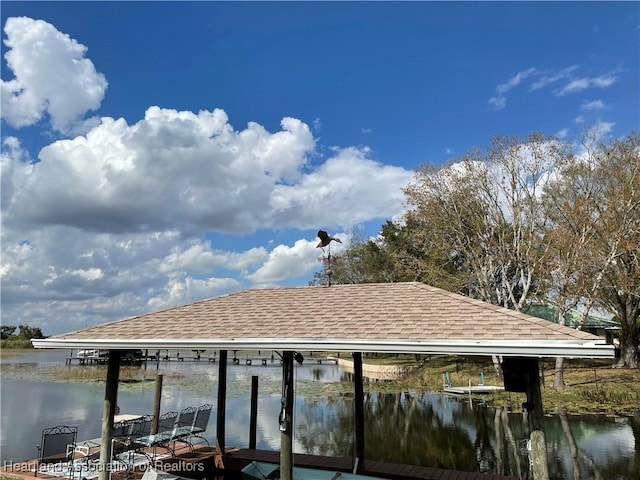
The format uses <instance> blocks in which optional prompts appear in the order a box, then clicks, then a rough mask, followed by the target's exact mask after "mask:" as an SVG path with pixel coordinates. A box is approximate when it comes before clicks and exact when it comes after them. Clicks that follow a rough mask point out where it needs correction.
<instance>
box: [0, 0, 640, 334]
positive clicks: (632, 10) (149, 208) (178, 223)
mask: <svg viewBox="0 0 640 480" xmlns="http://www.w3.org/2000/svg"><path fill="white" fill-rule="evenodd" d="M1 19H2V27H3V37H2V39H3V45H2V164H1V165H2V221H3V225H2V266H1V267H0V273H1V275H2V277H1V279H2V323H3V324H16V325H17V324H21V323H28V324H30V325H34V326H41V327H42V328H43V331H44V332H45V333H49V334H52V333H57V332H62V331H67V330H71V329H75V328H79V327H84V326H86V325H92V324H95V323H99V322H103V321H106V320H111V319H117V318H122V317H125V316H129V315H133V314H136V313H141V312H145V311H150V310H156V309H160V308H166V307H169V306H172V305H176V304H181V303H186V302H190V301H193V300H197V299H200V298H206V297H211V296H215V295H219V294H223V293H227V292H231V291H235V290H239V289H243V288H250V287H262V286H272V285H305V284H306V283H307V282H308V281H309V279H310V278H311V276H312V274H313V272H314V271H316V270H318V269H319V268H320V263H319V261H318V257H320V256H321V254H322V252H321V251H320V250H319V249H316V248H315V244H316V242H317V239H316V232H317V230H318V228H323V229H325V230H328V231H329V232H330V233H332V234H337V235H339V236H342V238H343V240H344V244H343V245H342V246H340V245H337V244H336V246H335V247H333V248H334V252H337V251H340V248H344V247H346V246H348V244H349V235H350V233H351V232H352V231H353V230H354V228H358V229H362V230H364V232H365V233H366V234H368V235H375V234H376V233H377V231H378V229H379V227H380V226H381V225H382V223H384V222H385V221H386V220H388V219H392V218H396V217H397V216H399V215H401V214H402V212H403V211H404V208H405V205H404V197H403V195H402V187H403V186H405V185H406V184H407V182H409V181H410V180H411V177H412V174H413V171H414V169H416V168H417V167H418V166H419V165H420V164H421V163H425V162H426V163H433V164H442V163H444V162H446V161H448V160H450V159H451V158H453V157H456V156H461V155H463V154H464V153H465V152H466V151H468V150H469V149H470V148H472V147H474V146H478V147H485V146H487V145H488V144H489V142H490V138H491V137H492V136H494V135H511V134H517V135H526V134H529V133H532V132H537V131H540V132H544V133H547V134H556V135H558V136H559V137H561V138H563V139H564V140H566V141H569V142H574V141H577V139H578V137H579V135H580V133H581V132H584V131H587V130H594V131H596V132H597V133H598V135H599V136H600V137H601V138H603V139H605V140H606V139H610V138H615V137H622V136H625V135H626V134H628V133H629V132H630V131H631V130H633V129H638V128H639V127H640V112H639V106H638V105H639V104H640V100H639V98H638V92H639V85H640V73H639V71H640V68H639V62H640V60H639V59H640V47H639V45H640V42H639V37H640V6H639V4H638V3H637V2H620V3H614V2H563V3H557V2H527V3H524V2H491V3H489V2H486V3H485V2H473V3H466V2H406V3H399V2H353V3H341V2H304V3H302V2H300V3H299V2H281V3H272V2H258V3H254V2H100V3H98V2H65V3H62V2H33V3H31V2H12V1H6V2H2V10H1Z"/></svg>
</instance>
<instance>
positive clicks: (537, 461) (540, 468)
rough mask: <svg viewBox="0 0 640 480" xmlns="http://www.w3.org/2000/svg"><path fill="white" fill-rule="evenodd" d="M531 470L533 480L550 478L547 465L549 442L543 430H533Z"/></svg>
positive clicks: (531, 438) (547, 479)
mask: <svg viewBox="0 0 640 480" xmlns="http://www.w3.org/2000/svg"><path fill="white" fill-rule="evenodd" d="M530 440H531V470H532V472H533V480H549V468H548V467H547V442H546V440H545V438H544V432H543V431H542V430H534V431H533V432H531V437H530Z"/></svg>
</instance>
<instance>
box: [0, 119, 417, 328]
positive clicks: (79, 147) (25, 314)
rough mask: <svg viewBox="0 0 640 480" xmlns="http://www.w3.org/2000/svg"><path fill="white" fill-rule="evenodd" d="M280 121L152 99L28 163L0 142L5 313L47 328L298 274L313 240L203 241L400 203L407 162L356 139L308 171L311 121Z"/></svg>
mask: <svg viewBox="0 0 640 480" xmlns="http://www.w3.org/2000/svg"><path fill="white" fill-rule="evenodd" d="M281 125H282V129H281V130H280V131H277V132H268V131H267V130H266V129H265V128H264V127H262V126H260V125H258V124H256V123H249V124H248V125H247V127H246V128H245V129H243V130H236V129H234V128H233V127H232V126H231V125H230V124H229V123H228V119H227V115H226V114H225V112H224V111H222V110H219V109H217V110H213V111H201V112H198V113H194V112H189V111H182V112H179V111H175V110H170V109H162V108H159V107H150V108H149V109H148V110H147V112H146V114H145V118H144V119H142V120H140V121H139V122H137V123H135V124H133V125H128V124H127V122H126V121H125V120H124V119H117V120H116V119H112V118H102V119H101V121H100V124H99V125H97V126H96V127H95V128H93V129H91V130H90V131H89V132H88V133H87V134H86V135H84V136H78V137H75V138H71V139H67V140H60V141H56V142H54V143H51V144H50V145H48V146H46V147H44V148H43V149H42V150H41V152H40V154H39V160H40V161H39V162H37V163H35V164H33V163H32V162H31V161H30V159H29V157H28V155H27V154H26V153H25V152H24V151H23V150H22V148H21V146H20V143H19V142H18V141H17V139H12V138H8V139H6V140H5V141H4V145H3V153H2V157H1V158H2V164H1V165H2V174H3V176H2V182H3V191H2V195H3V205H2V207H3V229H2V246H1V248H2V267H1V269H0V273H1V275H2V286H3V288H2V292H1V293H2V306H3V315H5V314H6V315H9V316H11V317H12V318H19V319H20V321H21V322H24V323H28V324H30V325H34V326H42V327H45V328H46V330H45V331H46V332H47V333H57V332H59V331H62V330H68V329H72V328H79V327H83V326H86V325H91V324H95V323H99V322H103V321H106V320H112V319H115V318H121V317H124V316H128V315H132V314H136V313H141V312H145V311H148V310H149V309H155V308H164V307H166V306H170V305H175V304H176V303H186V302H189V301H193V300H196V299H198V298H204V297H211V296H214V295H218V294H221V293H226V292H228V291H231V290H237V289H241V288H246V287H250V286H255V285H267V284H273V283H276V282H283V281H290V280H292V279H296V278H297V279H300V277H301V276H304V275H307V276H309V275H310V274H311V273H312V272H313V271H314V270H316V269H317V268H319V264H318V261H317V257H318V256H319V255H321V252H320V251H319V250H317V249H315V243H316V240H315V239H314V240H312V241H309V240H300V239H298V240H297V241H296V240H295V239H292V240H291V243H289V244H287V243H283V242H279V243H280V244H279V245H276V246H273V247H272V246H269V247H268V248H265V247H261V246H257V247H252V248H249V249H247V250H240V251H228V250H227V249H219V248H214V246H213V245H214V243H213V240H211V241H204V240H202V238H203V237H204V235H205V234H215V232H218V233H228V232H234V233H240V234H244V233H251V232H256V231H263V230H266V229H292V230H298V231H300V232H303V231H305V230H311V231H313V232H314V233H315V232H316V231H317V229H318V228H319V227H320V226H323V227H326V228H331V227H332V226H333V227H336V226H343V227H344V228H350V227H352V226H353V225H357V224H359V223H362V222H364V221H369V220H372V219H375V218H381V219H386V218H391V217H393V216H395V215H398V214H399V213H401V212H402V211H403V210H404V196H403V194H402V187H403V186H404V185H406V183H407V182H408V181H409V179H410V178H411V176H412V172H410V171H408V170H405V169H403V168H399V167H393V166H389V165H382V164H380V163H378V162H376V161H374V160H373V159H371V158H370V151H369V150H368V149H367V148H352V147H349V148H343V149H339V148H335V149H333V150H331V156H330V157H329V158H327V159H326V160H324V162H323V163H318V166H315V167H313V168H311V167H310V166H309V165H308V164H307V160H306V159H307V157H308V156H309V155H311V154H314V155H315V139H314V138H313V135H312V134H311V132H310V130H309V128H308V127H307V126H306V125H305V124H304V123H303V122H301V121H300V120H297V119H293V118H285V119H283V121H282V123H281ZM363 180H366V181H363ZM302 234H303V233H301V235H302ZM336 248H340V246H336ZM231 277H235V278H231ZM305 283H306V281H305ZM47 305H49V306H50V308H47ZM43 312H46V313H47V319H46V322H53V323H45V319H43V317H42V315H43ZM56 319H57V320H56ZM56 322H57V323H56Z"/></svg>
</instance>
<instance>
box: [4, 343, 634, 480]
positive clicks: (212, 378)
mask: <svg viewBox="0 0 640 480" xmlns="http://www.w3.org/2000/svg"><path fill="white" fill-rule="evenodd" d="M60 364H62V365H64V353H63V352H45V353H42V352H38V353H35V354H28V355H26V356H24V357H22V358H21V359H3V360H2V371H1V372H2V389H1V390H0V396H1V400H2V404H1V409H0V414H1V423H0V449H1V454H2V460H23V459H26V458H32V457H34V456H35V454H36V452H35V445H36V444H37V443H38V441H39V439H40V433H41V431H42V429H43V428H45V427H49V426H54V425H58V424H67V425H77V426H79V430H80V433H79V435H80V437H83V438H92V437H97V436H99V434H100V417H101V414H102V399H103V397H104V383H103V382H88V383H61V382H51V381H47V378H46V373H45V376H43V375H42V372H48V371H50V370H48V369H49V368H51V367H52V366H59V365H60ZM155 367H156V365H155V364H153V365H152V368H155ZM62 368H68V367H64V366H63V367H62ZM73 368H80V367H73ZM157 368H158V372H159V373H164V374H166V377H165V381H164V384H163V393H162V411H167V410H179V409H181V408H183V407H185V406H191V405H200V404H203V403H213V404H214V405H215V403H216V402H215V398H216V396H217V371H218V365H217V364H215V363H208V362H200V363H188V362H185V363H182V362H161V363H160V364H159V365H158V366H157ZM37 372H40V374H38V373H37ZM27 373H28V374H27ZM172 373H175V374H180V375H171V374H172ZM253 375H258V376H259V379H260V396H259V405H258V419H257V423H258V448H265V449H273V450H277V449H279V446H280V432H279V430H278V422H277V418H278V412H279V409H280V395H281V383H280V382H281V371H280V367H279V365H278V364H277V363H276V364H273V365H272V364H268V365H267V366H262V365H254V366H246V365H236V366H232V367H230V368H229V371H228V387H229V391H228V400H227V412H226V415H227V425H226V432H227V439H226V444H227V445H229V446H239V447H245V446H247V445H248V441H249V418H248V417H249V410H250V405H249V396H250V385H251V377H252V376H253ZM295 376H296V389H297V396H296V403H295V406H296V408H295V425H296V429H295V437H294V449H295V451H296V452H297V453H310V454H318V455H335V456H347V457H349V456H352V455H353V453H354V451H353V450H354V436H353V432H354V430H355V429H354V418H353V394H352V388H351V386H350V385H349V384H348V383H347V384H343V383H341V379H342V378H343V377H344V372H343V371H342V370H340V369H339V368H338V367H337V366H334V365H316V364H313V365H303V366H302V367H297V368H296V373H295ZM153 395H154V385H153V382H149V383H140V384H126V385H121V387H120V391H119V398H118V404H119V406H120V408H121V411H123V412H132V413H146V412H148V411H150V410H151V408H152V405H153ZM215 418H216V412H215V411H214V412H212V415H211V424H210V425H209V430H208V431H209V434H208V436H207V437H208V439H209V440H210V441H211V440H213V438H212V435H213V432H215V425H214V424H215ZM365 418H366V426H365V446H366V457H367V458H371V459H376V460H382V461H388V462H395V463H407V464H412V465H424V466H431V467H438V468H446V469H455V470H462V471H470V472H483V473H494V474H502V475H512V476H516V477H518V476H520V477H521V478H525V479H526V478H530V474H529V458H528V452H527V445H526V439H527V432H526V422H525V421H524V419H523V418H522V415H521V414H520V413H512V412H509V411H507V409H504V408H496V409H494V408H489V407H487V406H484V405H481V404H476V403H470V402H469V400H468V399H466V398H456V397H449V396H445V395H442V394H439V393H433V392H419V391H406V392H399V393H378V392H376V391H375V385H374V384H369V385H368V386H367V387H366V392H365ZM545 430H546V437H547V442H548V459H549V469H550V478H551V479H552V480H565V479H573V480H578V479H582V480H587V479H594V480H599V479H603V480H608V479H620V480H637V479H638V478H640V456H639V453H638V449H637V448H636V445H640V413H639V414H638V415H636V417H633V418H622V419H613V418H608V417H604V416H587V417H584V416H583V417H576V416H572V415H570V414H568V413H567V412H565V411H559V412H557V413H556V414H554V415H553V416H551V417H547V419H546V423H545ZM16 432H18V433H19V434H17V433H16Z"/></svg>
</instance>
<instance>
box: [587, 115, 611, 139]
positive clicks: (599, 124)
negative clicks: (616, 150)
mask: <svg viewBox="0 0 640 480" xmlns="http://www.w3.org/2000/svg"><path fill="white" fill-rule="evenodd" d="M614 126H615V123H614V122H605V121H604V120H600V119H598V121H596V122H595V123H594V124H593V125H592V126H591V128H590V129H589V133H590V134H589V135H588V138H594V139H597V140H601V139H603V138H604V137H605V136H607V135H608V134H609V133H611V131H612V130H613V127H614Z"/></svg>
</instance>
